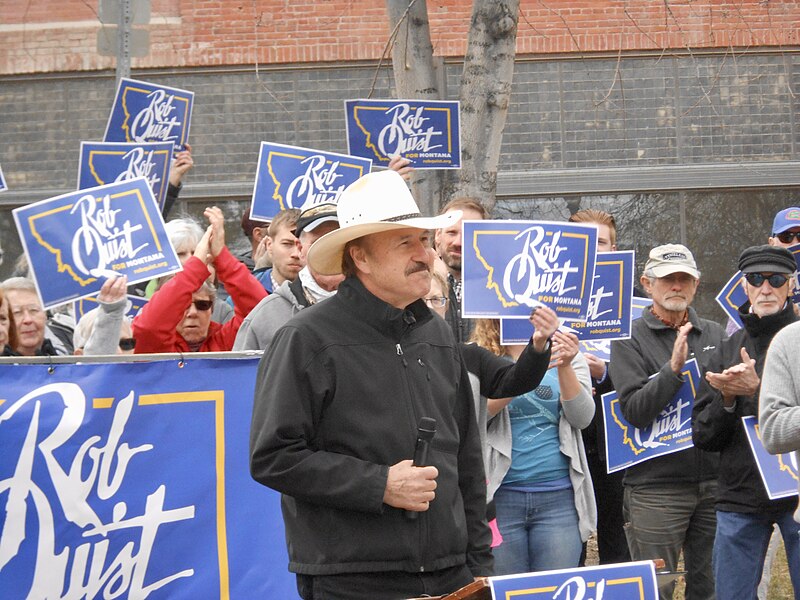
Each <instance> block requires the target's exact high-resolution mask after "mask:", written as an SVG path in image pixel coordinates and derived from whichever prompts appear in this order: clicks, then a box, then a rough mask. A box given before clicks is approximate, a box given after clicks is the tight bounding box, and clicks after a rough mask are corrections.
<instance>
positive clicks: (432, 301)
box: [423, 296, 447, 308]
mask: <svg viewBox="0 0 800 600" xmlns="http://www.w3.org/2000/svg"><path fill="white" fill-rule="evenodd" d="M423 300H425V304H427V305H428V306H430V307H431V308H442V307H443V306H444V305H445V304H447V298H445V297H444V296H431V297H430V298H423Z"/></svg>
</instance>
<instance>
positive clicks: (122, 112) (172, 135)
mask: <svg viewBox="0 0 800 600" xmlns="http://www.w3.org/2000/svg"><path fill="white" fill-rule="evenodd" d="M193 104H194V92H189V91H187V90H179V89H177V88H172V87H167V86H164V85H156V84H154V83H147V82H145V81H136V80H135V79H126V78H124V77H123V78H121V79H120V80H119V86H118V87H117V95H116V97H115V98H114V105H113V107H112V108H111V114H110V115H109V117H108V124H107V125H106V134H105V137H104V138H103V141H106V142H172V144H173V145H174V148H175V152H179V151H181V150H183V149H184V148H183V145H184V144H185V143H186V142H187V141H188V140H189V125H190V124H191V120H192V106H193Z"/></svg>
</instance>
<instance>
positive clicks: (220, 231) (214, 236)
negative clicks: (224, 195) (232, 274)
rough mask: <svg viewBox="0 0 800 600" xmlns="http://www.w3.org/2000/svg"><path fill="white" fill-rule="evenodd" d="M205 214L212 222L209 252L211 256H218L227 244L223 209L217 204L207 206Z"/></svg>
mask: <svg viewBox="0 0 800 600" xmlns="http://www.w3.org/2000/svg"><path fill="white" fill-rule="evenodd" d="M203 215H204V216H205V218H206V219H208V222H209V223H211V240H210V243H209V252H210V253H211V257H212V259H213V258H217V257H218V256H219V253H220V252H222V248H223V247H224V246H225V217H224V215H223V214H222V211H221V210H220V209H219V208H217V207H216V206H212V207H210V208H206V209H205V210H204V211H203Z"/></svg>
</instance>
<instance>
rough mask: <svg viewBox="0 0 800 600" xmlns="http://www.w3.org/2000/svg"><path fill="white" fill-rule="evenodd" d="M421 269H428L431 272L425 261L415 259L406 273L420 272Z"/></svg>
mask: <svg viewBox="0 0 800 600" xmlns="http://www.w3.org/2000/svg"><path fill="white" fill-rule="evenodd" d="M419 271H427V272H428V273H430V271H431V270H430V269H429V268H428V265H426V264H425V263H423V262H419V261H414V264H412V265H411V266H410V267H408V268H407V269H406V275H413V274H414V273H418V272H419Z"/></svg>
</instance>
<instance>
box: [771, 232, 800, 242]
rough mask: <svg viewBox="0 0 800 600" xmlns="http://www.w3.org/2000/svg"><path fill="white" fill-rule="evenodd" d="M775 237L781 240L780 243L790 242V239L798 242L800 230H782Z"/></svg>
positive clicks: (799, 240)
mask: <svg viewBox="0 0 800 600" xmlns="http://www.w3.org/2000/svg"><path fill="white" fill-rule="evenodd" d="M775 237H776V238H778V239H779V240H780V241H781V244H791V243H792V240H795V241H796V242H797V243H800V231H784V232H782V233H779V234H778V235H776V236H775Z"/></svg>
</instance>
